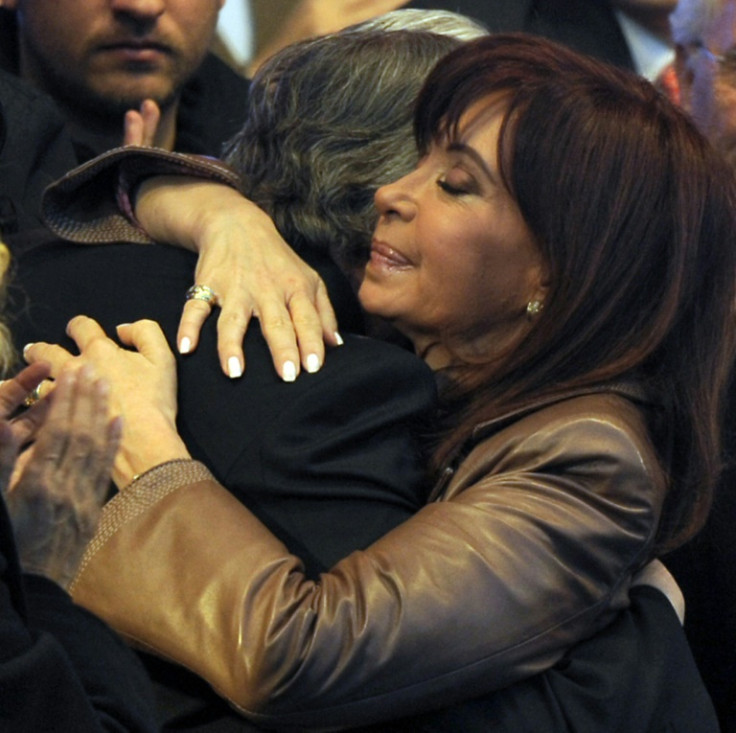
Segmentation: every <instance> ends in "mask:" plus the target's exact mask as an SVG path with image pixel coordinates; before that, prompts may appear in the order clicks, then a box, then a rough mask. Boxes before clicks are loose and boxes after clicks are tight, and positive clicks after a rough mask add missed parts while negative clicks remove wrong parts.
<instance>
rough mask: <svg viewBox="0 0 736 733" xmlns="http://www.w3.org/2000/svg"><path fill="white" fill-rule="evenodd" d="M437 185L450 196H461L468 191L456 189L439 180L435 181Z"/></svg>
mask: <svg viewBox="0 0 736 733" xmlns="http://www.w3.org/2000/svg"><path fill="white" fill-rule="evenodd" d="M437 185H438V186H439V187H440V188H441V189H442V190H443V191H444V192H445V193H449V194H450V196H463V195H465V194H467V193H468V191H467V190H466V189H464V188H458V187H457V186H453V185H451V184H449V183H448V182H447V181H443V180H441V179H440V180H439V181H437Z"/></svg>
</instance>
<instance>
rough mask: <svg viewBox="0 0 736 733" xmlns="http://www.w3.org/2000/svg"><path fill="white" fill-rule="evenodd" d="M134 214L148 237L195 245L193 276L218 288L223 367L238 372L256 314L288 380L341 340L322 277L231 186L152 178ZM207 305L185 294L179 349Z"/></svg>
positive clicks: (188, 347)
mask: <svg viewBox="0 0 736 733" xmlns="http://www.w3.org/2000/svg"><path fill="white" fill-rule="evenodd" d="M136 217H137V218H138V220H139V222H140V223H141V225H142V226H143V227H144V229H145V230H146V231H147V232H148V234H149V236H151V237H152V238H153V239H156V240H157V241H162V242H176V243H178V244H180V245H181V246H184V247H186V248H188V249H191V250H194V251H197V252H199V260H198V262H197V268H196V271H195V283H196V284H198V285H206V286H208V287H209V288H211V289H212V290H213V291H214V292H215V294H216V295H217V304H218V305H219V307H220V309H221V311H220V316H219V318H218V321H217V330H218V347H217V348H218V354H219V358H220V365H221V367H222V370H223V371H224V372H225V374H227V375H229V376H231V377H239V376H240V375H241V374H242V372H243V370H244V369H245V368H246V363H245V355H244V353H243V337H244V335H245V332H246V330H247V328H248V324H249V322H250V319H251V318H252V317H253V316H255V317H257V318H258V319H259V321H260V324H261V330H262V332H263V335H264V337H265V338H266V341H267V342H268V346H269V349H270V351H271V357H272V359H273V363H274V367H275V368H276V371H277V372H278V373H279V375H280V376H281V377H282V378H283V379H285V380H287V381H290V380H292V379H294V378H295V377H296V375H297V374H298V373H299V369H300V366H303V367H304V368H305V369H306V370H307V371H316V370H317V369H319V368H320V367H321V365H322V363H323V362H324V356H325V343H327V344H329V345H331V346H335V345H337V344H338V343H340V337H339V335H338V334H337V320H336V318H335V314H334V311H333V310H332V305H331V304H330V301H329V298H328V296H327V289H326V288H325V285H324V283H323V282H322V279H321V278H320V277H319V275H317V273H316V272H315V271H314V270H312V269H311V268H310V267H309V266H308V265H306V264H305V263H304V262H303V261H302V260H301V259H300V258H299V257H298V256H297V255H296V253H295V252H294V251H293V250H292V249H291V247H289V245H287V244H286V242H284V241H283V239H282V238H281V236H280V235H279V233H278V231H277V230H276V228H275V226H274V224H273V222H272V221H271V219H270V218H269V217H268V216H267V215H266V214H265V213H264V212H263V211H262V210H261V209H259V208H258V207H257V206H256V205H255V204H253V203H252V202H250V201H248V200H247V199H245V198H243V196H241V195H240V194H239V193H238V192H237V191H235V190H234V189H232V188H229V187H228V186H225V185H223V184H218V183H212V182H208V181H199V180H192V179H187V178H178V177H171V176H168V177H163V176H162V177H159V178H153V179H151V180H149V181H147V182H146V183H144V184H143V185H142V186H141V188H140V191H139V194H138V198H137V201H136ZM184 295H185V294H184V293H182V300H184ZM211 310H212V305H210V304H208V303H206V302H204V301H202V300H189V301H186V303H185V305H184V311H183V314H182V319H181V322H180V325H179V331H178V335H177V344H178V348H179V351H180V352H182V353H188V352H190V351H192V350H193V349H195V348H196V346H197V342H198V339H199V333H200V330H201V328H202V324H203V323H204V321H205V320H206V319H207V317H208V316H209V315H210V312H211Z"/></svg>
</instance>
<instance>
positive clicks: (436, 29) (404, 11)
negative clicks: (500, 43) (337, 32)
mask: <svg viewBox="0 0 736 733" xmlns="http://www.w3.org/2000/svg"><path fill="white" fill-rule="evenodd" d="M347 30H348V31H349V30H362V31H370V30H382V31H426V32H428V33H439V34H441V35H443V36H451V37H452V38H457V39H458V40H459V41H472V40H474V39H475V38H480V36H486V35H488V29H487V28H486V27H485V26H483V25H481V24H480V23H478V22H477V21H475V20H472V19H471V18H468V16H467V15H461V14H460V13H453V12H451V11H449V10H416V9H413V8H400V9H399V10H392V11H391V12H389V13H384V14H383V15H377V16H376V17H375V18H371V19H370V20H366V21H364V22H363V23H358V24H357V25H354V26H352V29H350V28H349V29H347Z"/></svg>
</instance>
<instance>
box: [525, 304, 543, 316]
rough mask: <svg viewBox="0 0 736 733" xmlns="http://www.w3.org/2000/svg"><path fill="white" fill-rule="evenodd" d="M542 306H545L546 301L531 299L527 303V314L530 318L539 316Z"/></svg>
mask: <svg viewBox="0 0 736 733" xmlns="http://www.w3.org/2000/svg"><path fill="white" fill-rule="evenodd" d="M542 308H544V303H542V301H541V300H530V301H529V302H528V303H527V304H526V315H527V317H528V318H534V316H538V315H539V314H540V313H541V311H542Z"/></svg>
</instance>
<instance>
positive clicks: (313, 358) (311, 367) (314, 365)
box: [307, 354, 322, 374]
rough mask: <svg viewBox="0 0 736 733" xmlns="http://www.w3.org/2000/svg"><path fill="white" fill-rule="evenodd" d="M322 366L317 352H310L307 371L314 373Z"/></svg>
mask: <svg viewBox="0 0 736 733" xmlns="http://www.w3.org/2000/svg"><path fill="white" fill-rule="evenodd" d="M321 366H322V364H321V362H320V360H319V357H318V356H317V354H310V355H309V356H308V357H307V371H308V372H309V373H310V374H314V373H315V372H318V371H319V368H320V367H321Z"/></svg>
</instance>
